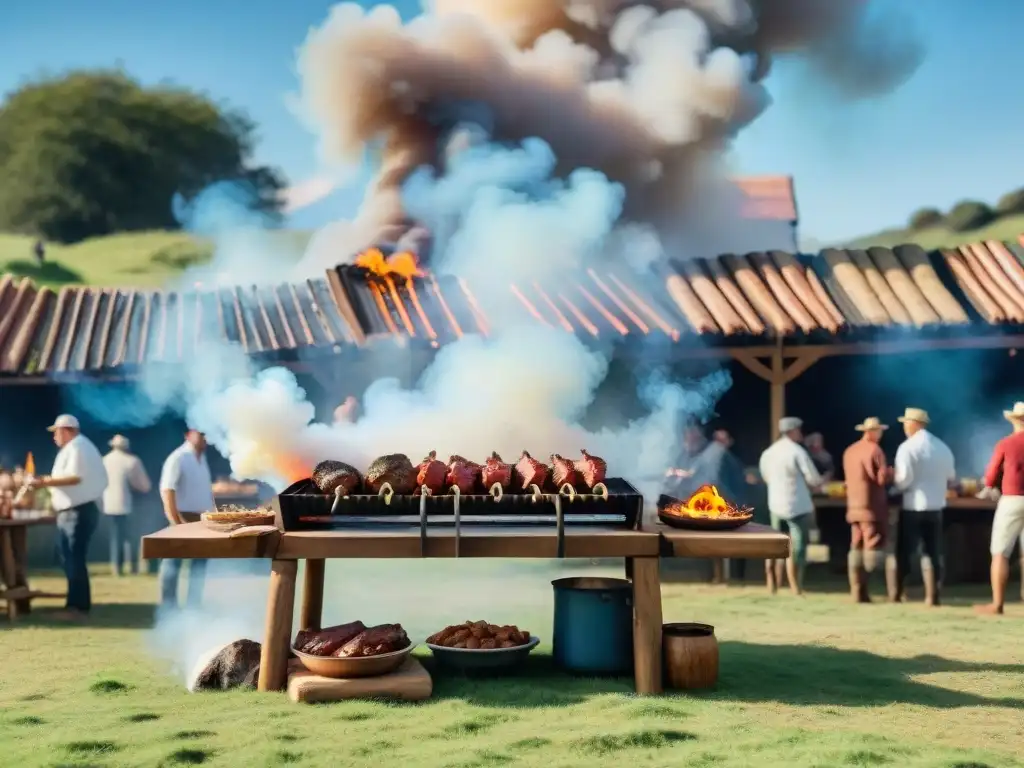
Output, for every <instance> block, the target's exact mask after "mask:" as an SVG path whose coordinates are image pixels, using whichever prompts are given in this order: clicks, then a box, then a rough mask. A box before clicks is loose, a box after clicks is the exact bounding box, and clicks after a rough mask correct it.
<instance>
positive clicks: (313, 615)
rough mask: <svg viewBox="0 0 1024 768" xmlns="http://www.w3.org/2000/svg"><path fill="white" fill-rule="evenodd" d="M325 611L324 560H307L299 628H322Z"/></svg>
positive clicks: (303, 579)
mask: <svg viewBox="0 0 1024 768" xmlns="http://www.w3.org/2000/svg"><path fill="white" fill-rule="evenodd" d="M323 613H324V561H323V560H307V561H306V568H305V573H304V574H303V578H302V606H301V608H300V609H299V629H321V628H322V627H321V622H322V621H323Z"/></svg>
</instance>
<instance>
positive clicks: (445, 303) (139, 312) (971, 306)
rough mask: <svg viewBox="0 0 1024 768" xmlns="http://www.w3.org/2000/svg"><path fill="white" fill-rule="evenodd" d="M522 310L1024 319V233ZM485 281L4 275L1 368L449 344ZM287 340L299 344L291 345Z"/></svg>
mask: <svg viewBox="0 0 1024 768" xmlns="http://www.w3.org/2000/svg"><path fill="white" fill-rule="evenodd" d="M509 290H510V292H511V293H512V295H513V296H514V297H515V299H516V300H517V302H518V304H519V306H520V307H521V308H522V312H523V316H524V317H532V318H533V320H535V321H536V322H539V323H544V324H547V325H549V326H552V327H556V328H562V329H564V330H566V331H567V332H573V333H576V334H579V335H580V336H581V337H582V338H584V339H595V338H596V339H601V340H609V339H610V340H615V339H633V338H645V337H649V338H662V339H667V340H671V341H672V342H679V343H684V344H685V343H687V342H697V343H699V344H700V345H701V346H708V345H718V346H734V345H739V346H742V345H745V344H749V343H762V344H763V343H764V342H765V341H766V340H775V339H779V338H784V339H786V340H787V343H789V344H799V343H801V342H803V341H817V342H821V343H831V342H834V341H837V340H859V339H864V338H876V337H878V336H879V335H883V336H884V334H886V333H887V332H893V331H905V330H912V331H915V332H917V333H921V332H924V333H940V334H941V333H949V332H951V331H952V332H955V331H957V330H960V331H963V332H970V333H971V334H974V335H984V334H992V333H1000V332H1002V331H1004V330H1007V329H1011V330H1017V329H1019V328H1020V326H1024V236H1022V238H1021V240H1020V243H1019V244H1015V243H998V242H985V243H977V244H973V245H969V246H964V247H962V248H958V249H947V250H941V251H933V252H926V251H924V250H922V249H921V248H920V247H918V246H916V245H905V246H899V247H897V248H894V249H888V248H868V249H867V250H841V249H827V250H825V251H823V252H822V253H821V254H818V255H814V256H811V255H794V254H788V253H782V252H778V251H772V252H767V253H748V254H742V255H739V254H732V255H724V256H717V257H715V258H710V259H694V260H689V261H682V262H674V263H672V264H671V265H669V267H668V268H666V271H665V272H664V273H663V274H661V275H659V276H658V277H656V278H655V279H644V280H643V281H641V280H639V279H638V278H637V277H636V276H634V275H631V274H628V273H627V272H626V271H625V270H622V271H619V272H616V271H598V270H596V269H591V270H586V271H585V272H583V273H582V274H580V275H578V276H576V278H575V279H573V280H566V281H562V282H560V283H559V284H558V285H557V286H542V285H538V284H529V285H527V284H516V285H510V286H509ZM492 323H493V319H492V318H490V317H489V316H488V310H487V307H485V306H482V302H481V301H480V300H479V299H478V298H477V296H476V294H475V293H474V291H473V288H472V286H470V285H468V284H467V283H466V282H465V281H464V280H461V279H457V278H453V277H434V276H432V275H427V276H426V277H418V278H415V279H413V280H412V281H407V280H405V279H404V278H401V277H394V278H390V279H389V278H381V277H376V276H372V275H370V274H369V273H368V272H367V271H366V270H365V269H362V268H359V267H353V266H342V267H337V268H335V269H331V270H329V271H328V272H327V274H326V275H325V276H324V277H323V278H320V279H314V280H308V281H306V282H304V283H300V284H296V285H291V284H285V285H278V286H272V287H261V288H258V289H257V288H253V287H248V288H245V287H238V288H233V289H222V290H219V291H196V292H189V293H173V292H170V293H167V292H164V293H161V292H150V291H133V290H116V289H95V288H85V287H66V288H62V289H60V291H58V292H57V293H54V292H53V291H51V290H50V289H48V288H43V289H37V288H36V286H34V285H33V284H32V283H31V281H29V280H27V279H25V280H22V281H21V282H14V281H13V280H12V279H11V278H10V277H4V278H0V375H6V376H12V375H23V376H51V375H56V376H59V375H61V374H65V375H66V374H75V373H82V372H90V371H103V370H109V369H114V368H122V367H127V368H131V367H132V366H136V365H138V364H140V363H143V362H147V361H152V360H159V361H167V362H178V361H186V360H188V359H189V356H190V355H191V354H192V351H193V350H194V349H195V347H196V342H197V340H198V339H199V338H201V337H204V336H207V335H213V336H214V337H216V338H221V339H225V340H228V341H232V342H237V343H239V344H241V345H242V347H243V348H244V349H245V350H246V351H247V352H249V353H251V354H254V355H265V356H270V357H274V356H279V353H287V352H288V351H289V350H302V349H332V350H335V351H336V350H337V349H338V348H339V347H342V346H361V345H363V344H364V343H365V342H366V341H367V340H368V339H375V338H382V337H395V338H400V339H404V340H406V341H409V342H422V343H425V344H431V345H433V346H439V345H441V344H445V343H448V342H450V341H452V340H455V339H457V338H459V337H460V336H462V335H464V334H469V333H483V334H489V333H491V331H492ZM285 356H286V355H285Z"/></svg>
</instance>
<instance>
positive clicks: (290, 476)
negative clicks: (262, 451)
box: [274, 456, 313, 484]
mask: <svg viewBox="0 0 1024 768" xmlns="http://www.w3.org/2000/svg"><path fill="white" fill-rule="evenodd" d="M274 469H276V470H277V472H278V473H279V474H280V475H281V477H282V478H283V479H284V481H285V482H287V483H289V484H291V483H297V482H298V481H299V480H305V479H306V478H307V477H310V476H311V475H312V474H313V468H312V467H311V466H309V465H308V464H307V463H306V462H304V461H303V460H302V459H299V458H298V457H296V456H276V457H274Z"/></svg>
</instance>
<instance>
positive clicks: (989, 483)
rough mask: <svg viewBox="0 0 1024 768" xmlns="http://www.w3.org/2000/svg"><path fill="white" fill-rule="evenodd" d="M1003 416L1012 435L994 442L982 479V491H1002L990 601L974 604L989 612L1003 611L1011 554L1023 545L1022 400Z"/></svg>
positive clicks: (995, 519) (995, 524)
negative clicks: (1014, 549)
mask: <svg viewBox="0 0 1024 768" xmlns="http://www.w3.org/2000/svg"><path fill="white" fill-rule="evenodd" d="M1003 416H1005V417H1006V418H1007V420H1008V421H1009V422H1010V424H1012V425H1013V434H1011V435H1010V436H1009V437H1004V438H1003V439H1002V440H1000V441H999V442H998V443H996V447H995V450H994V451H993V452H992V460H991V461H990V462H989V465H988V470H987V471H986V472H985V481H984V482H985V492H989V493H991V491H992V489H996V488H998V490H999V491H1000V492H1001V493H1002V495H1001V496H1000V497H999V503H998V504H997V505H996V513H995V516H994V517H993V518H992V545H991V547H990V550H991V552H992V572H991V578H992V602H991V603H989V604H988V605H976V606H975V607H974V609H975V610H976V611H977V612H978V613H982V614H988V615H994V614H1000V613H1002V612H1003V603H1004V602H1005V601H1006V585H1007V582H1009V580H1010V555H1012V554H1013V547H1014V545H1015V544H1016V543H1017V540H1018V539H1020V541H1021V547H1022V548H1024V535H1022V534H1024V403H1015V404H1014V406H1013V410H1012V411H1003Z"/></svg>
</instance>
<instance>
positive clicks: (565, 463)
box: [551, 453, 579, 488]
mask: <svg viewBox="0 0 1024 768" xmlns="http://www.w3.org/2000/svg"><path fill="white" fill-rule="evenodd" d="M551 480H552V481H553V482H554V484H555V488H561V487H562V486H563V485H566V484H568V485H576V483H577V482H578V481H579V475H577V474H576V467H575V466H574V465H573V463H572V462H571V461H569V460H568V459H566V458H563V457H561V456H559V455H558V454H557V453H553V454H551Z"/></svg>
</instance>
